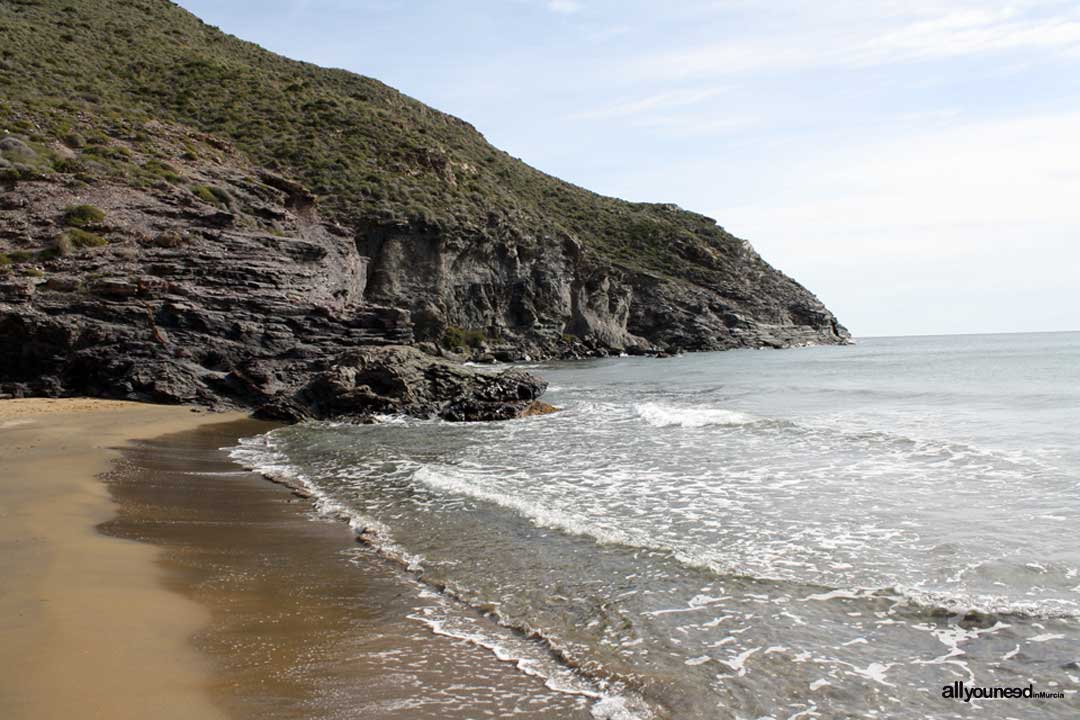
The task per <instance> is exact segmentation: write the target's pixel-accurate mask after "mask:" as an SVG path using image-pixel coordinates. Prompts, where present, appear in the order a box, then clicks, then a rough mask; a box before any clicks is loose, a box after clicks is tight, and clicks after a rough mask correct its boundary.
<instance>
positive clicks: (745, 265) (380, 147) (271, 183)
mask: <svg viewBox="0 0 1080 720" xmlns="http://www.w3.org/2000/svg"><path fill="white" fill-rule="evenodd" d="M8 5H10V7H8ZM0 15H2V21H3V22H2V23H0V25H2V27H0V30H2V31H3V37H4V41H5V44H4V58H2V59H0V86H2V87H3V88H4V93H3V96H4V101H3V102H2V103H0V128H3V134H2V135H0V395H3V394H10V395H28V394H29V395H65V394H83V395H97V396H104V397H114V398H127V399H136V400H149V401H155V402H173V403H198V404H202V405H208V406H214V407H246V408H261V410H260V412H261V413H262V414H263V415H265V416H274V417H279V418H282V419H297V418H303V417H329V416H338V415H347V416H350V417H364V416H367V415H368V414H370V413H372V412H387V411H398V412H412V413H416V414H424V415H428V414H439V415H441V416H443V417H446V418H449V419H459V420H471V419H484V418H501V417H510V416H516V415H519V414H521V413H523V412H531V413H536V412H542V411H543V410H544V409H545V408H544V406H542V405H538V404H536V403H537V400H536V396H535V393H534V390H536V389H537V388H539V387H540V386H539V385H538V384H536V382H535V379H527V378H524V377H521V376H518V375H517V374H511V375H508V376H505V377H503V378H495V379H493V378H491V377H490V376H488V375H481V374H477V373H475V372H472V371H470V370H467V369H464V368H461V367H459V366H455V365H454V364H453V363H454V361H460V360H464V359H473V360H475V361H477V362H480V363H494V362H496V361H504V362H506V361H514V360H523V359H526V358H533V359H536V358H546V357H566V358H576V357H597V356H605V355H610V354H619V353H629V354H635V355H651V356H657V357H665V356H667V355H669V354H673V353H676V352H681V351H684V350H722V349H728V348H737V347H788V346H793V345H805V344H818V343H844V342H847V340H848V333H847V331H846V330H845V329H844V328H843V326H842V325H840V324H839V323H838V321H837V320H836V318H835V317H834V316H833V315H832V313H830V312H829V310H828V309H827V308H825V306H824V305H822V303H821V302H819V301H818V300H817V298H815V297H814V296H813V295H812V294H811V293H810V292H809V291H807V290H806V289H805V288H803V287H802V286H801V285H799V284H798V283H796V282H795V281H794V280H792V279H791V278H789V277H787V276H786V275H784V274H783V273H781V272H779V271H778V270H776V269H775V268H773V267H771V266H770V265H769V264H768V263H766V262H765V261H764V260H763V259H762V258H761V257H760V256H759V255H758V254H757V253H756V252H755V251H754V250H753V248H751V247H750V245H749V244H748V243H746V242H745V241H743V240H740V239H739V238H736V237H734V236H733V235H731V234H730V233H728V232H727V231H725V230H724V229H723V228H722V227H720V226H719V225H717V223H716V222H715V221H714V220H712V219H711V218H707V217H705V216H702V215H699V214H696V213H692V212H688V211H685V210H682V209H680V208H678V207H676V206H673V205H666V204H653V203H631V202H626V201H623V200H619V199H617V198H610V197H603V196H601V195H597V194H595V193H591V192H589V191H588V190H586V189H584V188H580V187H577V186H574V185H572V184H570V183H567V182H564V181H562V180H559V179H558V178H554V177H551V176H549V175H546V174H544V173H542V172H540V171H538V170H536V169H534V168H531V167H529V166H528V165H526V164H525V163H524V162H522V161H520V160H519V159H516V158H513V157H511V156H510V155H508V154H507V153H504V152H502V151H500V150H498V149H497V148H494V147H492V146H491V145H490V144H489V143H488V142H487V141H486V140H485V139H484V137H483V136H482V135H481V134H480V133H479V132H478V131H477V130H476V129H475V128H474V127H472V126H471V125H469V124H468V123H466V122H464V121H462V120H459V119H458V118H454V117H452V116H450V115H447V114H445V113H441V112H439V111H437V110H435V109H433V108H430V107H427V106H425V105H423V104H422V103H419V102H417V101H416V100H413V99H411V98H408V97H407V96H404V95H402V94H401V93H399V92H397V91H396V90H394V89H392V88H389V87H387V86H385V85H383V84H382V83H379V82H378V81H376V80H372V79H370V78H364V77H361V76H359V75H355V74H353V73H348V72H344V71H336V70H324V69H321V68H318V67H315V66H313V65H309V64H305V63H298V62H295V61H292V60H289V59H287V58H283V57H280V56H276V55H274V54H272V53H269V52H267V51H265V50H262V49H260V48H258V47H256V46H254V45H250V44H248V43H244V42H242V41H240V40H238V39H236V38H233V37H231V36H227V35H225V34H223V33H221V32H220V31H218V30H216V29H214V28H211V27H209V26H207V25H205V24H203V23H201V22H200V21H199V20H198V19H197V18H195V17H194V16H192V15H190V14H189V13H187V12H185V11H184V10H182V9H181V8H179V7H178V6H176V5H174V4H173V3H170V2H166V1H165V0H149V1H148V2H139V3H102V2H95V1H94V0H35V1H34V2H22V3H9V4H7V5H3V6H0ZM56 27H65V28H69V27H71V28H73V27H79V28H84V29H93V31H92V32H91V31H87V32H82V31H80V32H66V31H65V32H64V33H63V35H62V39H63V42H57V41H56V35H55V33H53V32H51V31H49V32H47V31H44V30H42V29H43V28H56ZM43 59H47V61H44V60H43ZM76 78H78V79H80V80H79V82H74V80H73V79H76ZM152 118H156V119H152ZM413 345H415V346H416V347H417V348H424V350H423V351H421V352H419V354H417V352H415V351H413V350H408V351H406V350H402V349H401V347H402V346H405V347H410V346H413ZM371 348H380V349H382V348H391V349H388V350H386V352H387V353H389V354H388V355H387V356H386V357H384V358H381V359H380V357H378V356H377V355H372V352H373V351H371V350H370V349H371ZM396 363H400V364H401V367H399V368H396V369H395V368H394V367H393V366H394V364H396Z"/></svg>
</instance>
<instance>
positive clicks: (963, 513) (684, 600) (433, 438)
mask: <svg viewBox="0 0 1080 720" xmlns="http://www.w3.org/2000/svg"><path fill="white" fill-rule="evenodd" d="M535 368H536V371H537V372H539V373H541V374H543V375H544V376H545V377H546V378H547V379H548V380H549V381H550V382H551V389H550V390H549V392H548V396H547V398H546V399H548V400H550V401H551V402H552V403H554V404H556V405H558V406H560V407H562V408H564V410H563V411H562V412H560V413H558V414H555V415H550V416H545V417H538V418H531V419H527V420H522V421H515V422H510V423H502V424H448V423H442V422H437V421H415V420H404V419H398V418H387V419H386V421H385V422H383V423H382V424H379V425H373V426H352V425H346V424H307V425H301V426H295V427H288V428H282V429H279V430H275V431H273V432H272V433H270V434H268V435H264V436H261V437H257V438H252V439H249V440H245V441H244V442H243V443H242V445H241V447H239V448H237V449H236V450H235V451H234V453H233V454H234V457H235V458H236V459H237V460H239V461H241V462H243V463H245V464H247V465H249V466H254V467H256V468H258V469H260V470H262V471H263V472H266V473H269V474H274V475H278V476H284V477H288V478H289V479H291V480H292V481H294V482H299V483H304V484H306V485H307V486H308V487H310V488H311V489H312V490H313V491H314V492H315V493H316V494H317V496H318V498H319V509H320V511H321V512H323V513H324V514H331V515H334V514H344V515H346V516H347V517H349V518H350V519H351V521H352V522H353V523H354V525H355V526H356V527H357V528H358V529H359V528H367V529H368V530H369V531H371V532H373V533H374V537H375V540H374V546H375V547H376V548H377V550H378V552H381V553H383V554H384V555H385V556H386V557H387V558H388V560H392V561H396V562H399V563H401V565H402V567H403V568H405V570H403V572H405V573H407V574H408V575H410V576H411V577H412V578H414V580H415V587H416V597H415V598H414V599H410V600H408V602H407V603H406V605H407V606H408V610H407V612H408V614H409V615H410V617H412V618H413V619H414V620H415V621H416V622H418V623H425V624H427V625H428V626H430V628H431V629H432V630H433V631H435V632H438V633H443V634H449V635H454V636H457V637H461V638H466V639H468V640H469V641H471V642H474V643H476V644H478V645H481V646H483V647H487V648H490V649H491V651H492V653H493V654H494V655H495V656H496V657H498V658H499V659H501V660H504V661H513V662H516V663H517V664H518V666H519V667H520V668H521V670H522V672H529V673H534V674H537V675H541V676H543V677H545V678H546V679H547V684H548V686H549V687H550V688H551V689H552V691H553V692H558V693H571V694H576V695H578V696H579V697H581V698H582V699H583V702H588V703H589V704H590V705H591V709H592V713H593V714H594V715H595V716H597V717H611V718H646V717H674V718H747V719H750V718H776V719H779V718H792V719H794V718H814V717H818V718H846V717H852V718H854V717H859V718H863V717H880V718H951V717H975V716H978V717H984V718H1074V717H1077V716H1078V714H1080V697H1078V695H1077V689H1078V687H1080V664H1078V662H1080V620H1078V618H1080V333H1057V334H1032V335H996V336H990V335H988V336H954V337H922V338H889V339H884V338H883V339H867V340H863V341H861V342H860V343H859V344H858V345H857V346H854V347H824V348H805V349H798V350H787V351H734V352H727V353H704V354H691V355H686V356H682V357H678V358H673V359H668V360H651V359H638V358H622V359H611V360H603V361H595V362H592V361H589V362H576V363H559V364H552V365H541V366H535ZM957 680H960V681H963V682H964V683H965V684H967V685H968V686H969V687H971V686H1027V685H1028V684H1029V683H1030V684H1033V685H1034V688H1035V690H1036V691H1047V692H1064V693H1065V697H1064V698H1061V699H1043V700H1021V699H996V700H982V701H974V702H973V703H971V704H965V703H963V702H961V701H955V700H947V699H943V698H942V687H943V686H945V685H949V684H951V683H953V682H954V681H957ZM421 700H422V698H418V702H420V701H421ZM477 714H478V716H479V715H480V714H481V713H480V710H479V709H478V713H477Z"/></svg>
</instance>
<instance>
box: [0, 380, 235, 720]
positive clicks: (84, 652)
mask: <svg viewBox="0 0 1080 720" xmlns="http://www.w3.org/2000/svg"><path fill="white" fill-rule="evenodd" d="M237 417H240V415H239V414H211V413H196V412H193V411H192V410H191V409H189V408H186V407H160V406H151V405H140V404H136V403H126V402H112V401H104V400H83V399H71V400H67V399H65V400H44V399H33V400H5V401H2V402H0V547H2V550H0V577H2V578H3V582H2V583H0V628H2V630H0V637H3V642H0V666H2V667H3V668H4V671H3V673H0V716H3V717H4V718H7V719H9V720H19V719H21V718H27V719H28V720H29V719H33V720H49V719H51V718H64V719H65V720H69V719H70V718H114V719H116V718H148V717H153V718H184V719H185V720H190V719H191V718H200V719H202V718H207V719H213V718H218V717H223V715H222V713H221V712H220V711H219V710H218V708H217V707H216V706H215V705H214V704H213V703H212V702H211V701H210V699H209V695H208V693H207V688H208V685H209V683H210V680H211V677H212V675H211V672H210V670H209V665H208V663H207V661H206V660H205V658H202V657H200V655H199V654H198V653H197V652H196V650H195V648H194V646H193V645H192V643H191V637H192V635H193V634H194V633H196V632H197V631H198V630H199V628H200V627H202V626H203V625H204V624H205V623H206V622H207V621H208V617H209V615H208V613H207V611H206V610H205V609H203V608H201V607H199V606H198V605H197V604H196V603H194V602H191V601H190V600H187V599H185V598H183V597H182V596H180V595H178V594H176V593H174V592H170V591H169V590H167V589H166V588H165V586H164V585H163V583H162V574H163V571H162V569H161V568H160V566H159V565H158V563H157V560H158V558H159V556H160V551H159V550H158V549H156V548H154V547H152V546H150V545H146V544H141V543H136V542H128V541H123V540H118V539H115V538H109V537H106V536H104V535H102V534H101V533H99V532H98V530H97V526H98V525H99V524H100V523H102V522H104V521H107V520H108V519H109V518H110V517H112V515H113V514H114V503H113V502H112V501H111V499H110V497H109V493H108V491H107V490H106V487H105V485H104V484H103V483H102V482H101V481H100V480H99V479H98V478H97V476H98V475H99V474H100V473H102V472H103V471H105V470H106V469H107V468H108V466H109V462H110V460H112V459H114V458H115V457H116V456H117V451H116V450H115V449H114V448H116V447H117V446H120V445H122V444H123V443H124V442H125V441H128V440H131V439H135V438H148V437H154V436H157V435H161V434H164V433H170V432H178V431H181V430H188V429H191V428H194V427H197V426H199V425H201V424H205V423H220V422H222V421H227V420H230V419H236V418H237Z"/></svg>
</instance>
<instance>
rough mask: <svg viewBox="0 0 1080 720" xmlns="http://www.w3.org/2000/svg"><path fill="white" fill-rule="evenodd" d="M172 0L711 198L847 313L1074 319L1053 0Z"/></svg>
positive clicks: (1076, 192) (1076, 91)
mask: <svg viewBox="0 0 1080 720" xmlns="http://www.w3.org/2000/svg"><path fill="white" fill-rule="evenodd" d="M180 4H181V5H182V6H183V7H185V8H187V9H188V10H190V11H192V12H194V13H195V14H196V15H198V16H199V17H201V18H202V19H203V20H205V21H206V22H208V23H210V24H212V25H216V26H218V27H220V28H222V29H223V30H225V31H226V32H229V33H231V34H233V35H236V36H238V37H241V38H244V39H246V40H251V41H253V42H256V43H258V44H260V45H262V46H264V47H266V48H268V49H270V50H273V51H275V52H278V53H281V54H283V55H287V56H289V57H292V58H296V59H300V60H307V61H310V62H314V63H318V64H320V65H325V66H331V67H340V68H345V69H348V70H352V71H355V72H358V73H361V74H363V75H368V76H370V77H374V78H377V79H379V80H382V81H383V82H385V83H387V84H389V85H391V86H393V87H395V88H397V89H398V90H401V91H402V92H404V93H406V94H408V95H410V96H412V97H415V98H417V99H419V100H421V101H423V102H425V103H427V104H429V105H432V106H434V107H436V108H438V109H440V110H443V111H445V112H449V113H451V114H453V115H457V116H458V117H461V118H464V119H465V120H468V121H469V122H470V123H472V124H473V125H474V126H476V128H477V129H479V130H480V131H481V132H482V133H483V134H484V135H485V136H486V137H487V139H488V140H489V141H490V142H492V143H493V144H495V145H496V146H498V147H500V148H502V149H504V150H506V151H507V152H509V153H511V154H512V155H514V156H516V157H520V158H521V159H523V160H525V161H526V162H528V163H529V164H530V165H533V166H534V167H537V168H539V169H541V170H543V171H545V172H548V173H550V174H553V175H556V176H558V177H561V178H564V179H566V180H569V181H571V182H574V183H576V184H579V185H582V186H584V187H587V188H589V189H591V190H595V191H597V192H600V193H604V194H606V195H614V196H617V197H621V198H626V199H628V200H633V201H649V202H674V203H677V204H678V205H680V206H682V207H684V208H687V209H690V210H694V211H697V212H701V213H704V214H706V215H708V216H709V217H713V218H716V219H717V222H718V223H719V224H720V225H722V226H723V227H724V228H725V229H727V230H728V231H729V232H732V233H734V234H735V235H738V236H739V237H742V238H746V239H748V240H750V242H751V243H753V245H754V247H755V248H756V249H757V250H758V252H760V253H761V254H762V255H763V256H764V257H765V259H766V260H768V261H769V262H770V263H772V264H773V265H774V266H776V267H778V268H780V269H781V270H783V271H784V272H786V273H787V274H789V275H791V276H793V277H794V278H796V279H797V280H798V281H799V282H801V283H802V284H803V285H805V286H807V287H808V288H810V289H811V290H812V291H813V292H814V293H816V294H817V295H818V297H819V298H820V299H821V300H822V301H823V302H825V304H826V305H828V306H829V308H830V309H831V310H833V311H834V312H835V313H836V315H837V316H838V317H839V318H840V320H841V322H843V323H844V324H846V325H847V326H848V328H849V329H851V331H852V332H853V333H854V334H855V335H856V336H864V337H865V336H874V335H910V334H945V333H962V332H1020V331H1051V330H1080V298H1078V295H1080V277H1078V275H1080V3H1077V2H1075V0H1073V1H1071V2H1050V1H1047V2H1044V1H1040V0H1013V2H1008V3H998V2H995V0H979V1H971V0H951V1H944V0H907V1H901V0H803V1H802V2H794V1H792V0H758V1H755V2H751V1H749V0H725V1H709V0H668V2H655V0H401V1H400V2H394V1H392V0H227V1H224V2H223V1H222V0H180Z"/></svg>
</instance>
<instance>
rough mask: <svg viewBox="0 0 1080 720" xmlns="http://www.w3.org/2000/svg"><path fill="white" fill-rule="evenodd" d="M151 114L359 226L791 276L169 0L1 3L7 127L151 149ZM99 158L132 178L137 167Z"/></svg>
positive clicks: (725, 276)
mask: <svg viewBox="0 0 1080 720" xmlns="http://www.w3.org/2000/svg"><path fill="white" fill-rule="evenodd" d="M150 118H160V119H164V120H169V121H173V122H179V123H183V124H186V125H189V126H192V127H194V128H197V129H199V130H202V131H205V132H209V133H213V134H215V135H217V136H219V137H222V138H226V139H228V140H230V141H232V142H233V143H234V144H235V145H236V147H238V148H239V149H240V150H242V151H244V152H245V153H247V154H248V155H249V156H251V158H252V159H253V160H254V161H255V162H257V163H260V164H262V165H264V166H267V167H269V168H276V169H279V170H281V171H283V172H286V173H289V174H292V175H294V176H296V177H299V178H302V179H303V180H304V181H305V182H307V183H308V184H309V185H310V186H311V187H312V188H313V189H314V190H315V192H316V193H318V194H319V195H320V196H322V201H323V208H324V210H326V211H327V212H328V214H330V215H331V216H333V217H335V218H336V219H337V220H339V221H341V222H344V223H346V224H355V223H357V222H359V221H361V220H363V219H384V220H397V221H405V220H410V221H416V220H420V221H425V222H428V223H433V224H437V225H438V226H439V227H440V228H441V229H442V230H443V232H444V233H446V234H447V235H448V236H454V235H459V236H468V235H472V234H476V233H482V232H485V230H484V228H486V227H489V226H490V225H491V224H492V218H491V215H492V214H494V215H495V216H496V217H497V218H498V219H499V222H498V224H500V225H501V226H502V227H506V226H510V227H512V228H515V229H516V230H517V232H518V233H520V234H521V235H522V236H535V237H539V238H544V237H552V238H558V237H562V236H566V235H569V236H573V237H576V238H577V239H579V240H580V241H581V242H582V243H583V244H584V245H585V246H586V247H587V248H590V249H592V250H593V251H595V252H596V253H597V254H599V255H600V256H603V257H605V258H607V259H609V260H611V261H612V262H614V263H616V264H618V265H621V266H624V267H628V268H633V269H640V270H647V271H649V272H651V273H655V274H658V275H661V276H668V277H678V278H683V279H687V280H690V281H692V282H695V283H697V284H701V285H705V286H711V287H714V288H718V289H723V290H724V291H725V294H733V295H740V294H743V293H742V290H749V288H748V287H747V286H746V285H745V284H744V283H745V282H746V279H747V278H746V276H747V275H748V274H749V275H750V276H755V277H757V282H758V283H763V284H764V285H765V286H768V285H770V284H772V283H780V284H787V283H789V282H790V281H789V280H788V279H787V278H784V277H783V276H780V275H779V274H775V276H774V273H773V272H771V268H769V267H768V266H767V265H765V263H764V262H763V261H761V260H760V259H759V258H757V257H756V255H753V254H750V255H747V254H745V253H744V251H743V250H742V243H741V241H739V240H738V239H736V238H734V237H732V236H731V235H729V234H728V233H726V232H725V231H723V230H722V229H721V228H719V227H717V226H716V225H715V223H714V221H712V220H710V219H709V218H706V217H704V216H701V215H697V214H694V213H690V212H686V211H682V210H678V209H675V208H673V207H671V206H664V205H653V204H640V203H628V202H624V201H621V200H616V199H613V198H607V197H603V196H600V195H597V194H595V193H592V192H589V191H587V190H584V189H582V188H579V187H577V186H574V185H571V184H569V183H566V182H563V181H561V180H558V179H557V178H553V177H551V176H549V175H545V174H544V173H541V172H539V171H537V170H535V169H533V168H531V167H529V166H528V165H526V164H524V163H523V162H521V161H519V160H516V159H514V158H512V157H510V156H509V155H507V154H506V153H504V152H502V151H500V150H497V149H496V148H494V147H492V146H491V145H489V144H488V143H487V142H486V141H485V140H484V138H483V136H482V135H481V134H480V133H478V132H477V131H476V130H475V129H474V128H473V127H472V126H471V125H469V124H467V123H465V122H463V121H461V120H459V119H457V118H454V117H452V116H449V115H446V114H444V113H441V112H439V111H436V110H434V109H432V108H429V107H427V106H425V105H423V104H422V103H420V102H418V101H416V100H413V99H412V98H409V97H406V96H405V95H402V94H401V93H399V92H397V91H396V90H394V89H392V88H390V87H387V86H386V85H383V84H382V83H380V82H378V81H376V80H373V79H370V78H366V77H362V76H359V75H355V74H353V73H349V72H345V71H341V70H328V69H323V68H319V67H316V66H314V65H310V64H307V63H301V62H296V61H292V60H288V59H286V58H283V57H280V56H277V55H274V54H272V53H270V52H268V51H265V50H263V49H261V48H259V47H257V46H256V45H253V44H251V43H247V42H243V41H241V40H238V39H236V38H234V37H232V36H228V35H225V34H224V33H222V32H220V31H219V30H217V29H215V28H212V27H210V26H208V25H206V24H204V23H202V22H201V21H200V20H198V19H197V18H195V17H194V16H192V15H190V14H189V13H187V12H186V11H184V10H182V9H180V8H178V7H177V6H174V5H172V4H171V3H169V2H166V1H165V0H109V1H108V2H105V1H104V0H5V1H4V2H2V3H0V130H7V131H9V132H12V131H14V132H20V133H21V134H23V135H24V136H29V138H30V139H31V140H34V141H36V142H38V143H42V144H47V143H48V142H50V141H53V140H57V139H62V138H64V137H66V136H71V135H72V134H76V135H85V136H87V137H88V138H89V139H90V140H91V141H92V140H93V136H94V134H95V133H99V132H104V133H106V134H111V135H114V136H118V137H126V138H128V139H134V140H135V141H138V140H139V138H140V133H141V132H142V130H141V128H142V123H143V122H145V121H146V120H148V119H150ZM69 144H72V143H69ZM75 144H78V143H77V141H76V143H75ZM93 150H94V147H93V145H92V144H91V146H90V147H89V151H91V152H92V151H93ZM82 152H83V154H85V153H86V152H87V150H83V151H82ZM89 159H90V160H92V161H93V163H94V164H93V167H95V168H99V169H100V168H104V169H106V170H111V171H113V172H117V173H121V174H122V173H123V172H124V171H123V167H122V165H123V158H107V157H104V158H103V157H101V156H100V153H99V154H98V156H95V157H91V158H89ZM748 264H749V265H748ZM748 271H749V273H748ZM739 286H742V288H740V287H739ZM759 288H760V289H765V290H766V291H767V287H765V288H761V287H760V286H759Z"/></svg>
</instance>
